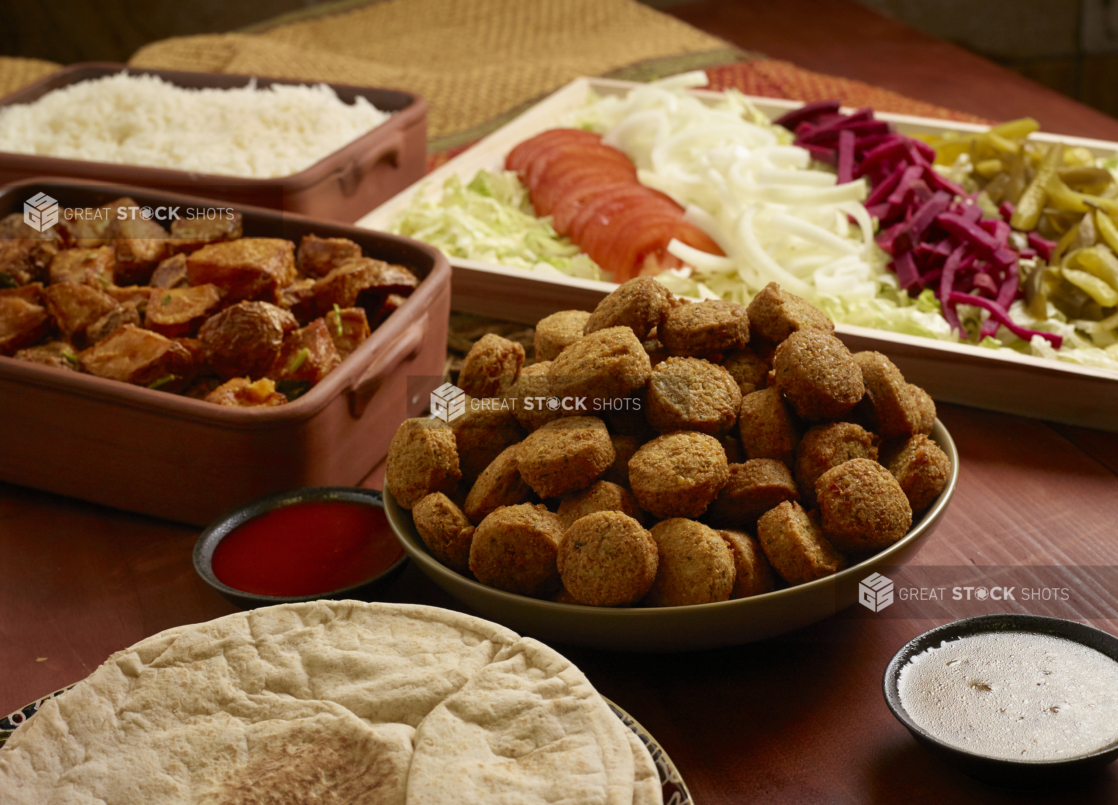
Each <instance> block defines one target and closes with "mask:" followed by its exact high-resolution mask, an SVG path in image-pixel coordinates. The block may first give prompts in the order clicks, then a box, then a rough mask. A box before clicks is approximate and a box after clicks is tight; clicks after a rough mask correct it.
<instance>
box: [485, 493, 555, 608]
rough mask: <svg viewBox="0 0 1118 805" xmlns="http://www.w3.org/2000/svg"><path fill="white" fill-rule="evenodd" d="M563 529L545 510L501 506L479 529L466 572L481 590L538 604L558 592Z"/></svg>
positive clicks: (542, 507)
mask: <svg viewBox="0 0 1118 805" xmlns="http://www.w3.org/2000/svg"><path fill="white" fill-rule="evenodd" d="M562 539H563V525H562V523H560V522H559V518H558V517H557V516H555V515H554V514H553V513H551V512H550V511H548V510H547V507H546V506H542V505H540V504H532V503H521V504H520V505H517V506H503V507H501V508H499V509H497V510H496V511H494V512H493V513H492V514H490V515H489V516H488V517H486V518H485V519H484V520H482V521H481V523H479V524H478V527H477V528H476V529H475V530H474V539H473V542H472V543H471V544H470V570H471V571H472V572H473V574H474V576H475V577H476V578H477V580H478V581H480V582H481V583H482V584H485V585H487V586H489V587H495V588H497V589H498V590H504V591H505V592H509V593H516V594H517V595H527V596H531V597H533V598H543V597H546V596H549V595H551V594H552V593H554V592H555V591H556V590H557V589H558V588H559V566H558V564H557V562H556V557H557V556H558V553H559V542H560V541H561V540H562Z"/></svg>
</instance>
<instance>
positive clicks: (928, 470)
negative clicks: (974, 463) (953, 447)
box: [889, 433, 951, 512]
mask: <svg viewBox="0 0 1118 805" xmlns="http://www.w3.org/2000/svg"><path fill="white" fill-rule="evenodd" d="M889 472H891V473H892V474H893V477H894V478H896V479H897V483H899V484H900V485H901V489H902V490H904V493H905V497H907V498H908V502H909V505H910V506H912V511H913V512H922V511H924V509H926V508H928V507H929V506H931V505H932V503H934V502H935V499H936V498H938V497H939V493H940V492H942V491H943V489H944V487H945V486H947V482H948V480H950V478H951V459H949V458H948V457H947V454H946V453H944V452H943V451H942V450H940V448H939V445H938V444H936V443H935V442H933V441H932V440H931V439H929V438H928V437H927V436H925V435H924V434H922V433H921V434H917V435H916V436H913V437H912V438H911V439H909V440H908V441H907V442H905V445H904V447H903V448H902V449H901V451H900V452H899V453H897V455H896V456H895V457H894V458H893V459H892V460H891V461H890V462H889Z"/></svg>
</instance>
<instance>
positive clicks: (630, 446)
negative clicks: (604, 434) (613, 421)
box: [602, 433, 641, 489]
mask: <svg viewBox="0 0 1118 805" xmlns="http://www.w3.org/2000/svg"><path fill="white" fill-rule="evenodd" d="M609 440H610V442H611V443H612V444H613V449H614V452H615V453H617V458H615V459H614V460H613V463H612V464H611V465H610V467H609V469H608V470H606V472H605V475H603V476H602V480H603V481H609V482H610V483H613V484H617V485H618V486H621V487H624V488H625V489H629V459H631V458H632V457H633V456H634V455H636V452H637V451H638V450H640V448H641V441H640V439H638V438H637V437H635V436H626V435H625V434H623V433H611V434H610V435H609Z"/></svg>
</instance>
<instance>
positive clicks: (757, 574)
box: [718, 530, 776, 598]
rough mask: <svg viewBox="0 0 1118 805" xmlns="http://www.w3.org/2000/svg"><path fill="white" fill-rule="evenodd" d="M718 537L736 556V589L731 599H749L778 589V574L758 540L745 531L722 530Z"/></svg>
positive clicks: (731, 593) (731, 594) (732, 592)
mask: <svg viewBox="0 0 1118 805" xmlns="http://www.w3.org/2000/svg"><path fill="white" fill-rule="evenodd" d="M718 535H719V536H720V537H722V539H724V540H725V541H726V544H727V545H729V546H730V552H731V553H733V555H734V568H735V570H736V574H735V577H734V589H733V590H732V591H731V592H730V598H749V597H750V596H751V595H761V594H762V593H768V592H772V591H773V590H775V589H776V574H775V573H774V572H773V569H772V565H770V564H769V560H768V559H767V558H765V552H764V550H762V548H761V543H760V542H758V541H757V538H756V537H754V536H751V535H749V534H747V533H746V532H744V531H731V530H722V531H719V532H718Z"/></svg>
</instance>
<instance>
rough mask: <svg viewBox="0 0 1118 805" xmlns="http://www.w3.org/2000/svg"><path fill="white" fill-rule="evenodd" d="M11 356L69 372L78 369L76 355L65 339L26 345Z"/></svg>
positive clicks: (18, 359)
mask: <svg viewBox="0 0 1118 805" xmlns="http://www.w3.org/2000/svg"><path fill="white" fill-rule="evenodd" d="M12 357H14V358H15V359H16V360H17V361H28V362H30V363H41V364H43V365H44V366H53V367H54V368H55V369H66V370H68V371H71V372H76V371H77V370H78V355H77V353H76V352H74V348H73V347H72V346H70V345H69V344H67V343H66V342H65V341H51V342H50V343H49V344H40V345H39V346H35V347H27V348H26V349H21V350H20V351H19V352H17V353H16V354H15V355H13V356H12Z"/></svg>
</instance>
